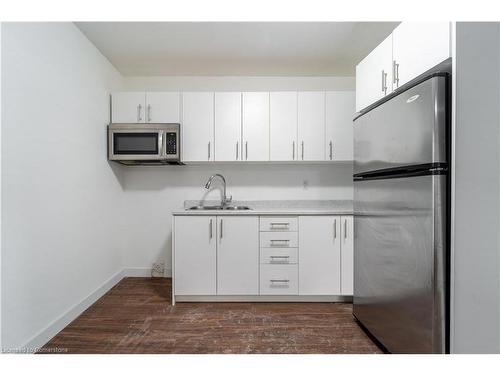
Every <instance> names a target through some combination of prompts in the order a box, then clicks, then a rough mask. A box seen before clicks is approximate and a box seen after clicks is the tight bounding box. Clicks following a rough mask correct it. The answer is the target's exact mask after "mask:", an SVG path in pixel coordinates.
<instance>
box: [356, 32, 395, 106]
mask: <svg viewBox="0 0 500 375" xmlns="http://www.w3.org/2000/svg"><path fill="white" fill-rule="evenodd" d="M390 92H392V34H391V35H389V36H388V37H387V38H386V39H385V40H384V41H383V42H382V43H380V44H379V45H378V46H377V48H375V49H374V50H373V51H372V52H371V53H370V54H369V55H368V56H367V57H365V58H364V59H363V61H361V62H360V63H359V64H358V65H357V66H356V110H357V111H360V110H362V109H363V108H366V107H367V106H369V105H370V104H372V103H374V102H376V101H377V100H379V99H381V98H383V97H384V96H385V95H387V94H389V93H390Z"/></svg>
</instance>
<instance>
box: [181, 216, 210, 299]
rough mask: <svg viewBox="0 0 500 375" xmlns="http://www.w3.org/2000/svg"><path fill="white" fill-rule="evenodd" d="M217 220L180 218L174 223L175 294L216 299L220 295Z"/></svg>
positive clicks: (202, 217) (203, 217) (192, 217)
mask: <svg viewBox="0 0 500 375" xmlns="http://www.w3.org/2000/svg"><path fill="white" fill-rule="evenodd" d="M216 220H217V218H216V217H215V216H176V217H175V223H174V231H175V233H174V236H175V237H174V262H173V263H174V292H175V294H176V295H215V294H216V292H217V283H216V280H217V275H216V270H217V252H216V251H217V248H216V246H217V239H216V237H217V233H216V231H217V226H216Z"/></svg>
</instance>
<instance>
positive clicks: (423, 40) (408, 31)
mask: <svg viewBox="0 0 500 375" xmlns="http://www.w3.org/2000/svg"><path fill="white" fill-rule="evenodd" d="M450 28H451V25H450V23H449V22H402V23H401V24H400V25H399V26H398V27H396V29H394V31H393V32H392V34H391V35H389V36H388V37H387V39H385V40H384V41H383V42H382V43H380V44H379V45H378V46H377V48H375V49H374V50H373V51H372V52H371V53H370V54H369V55H368V56H367V57H366V58H365V59H363V61H361V62H360V63H359V64H358V66H356V110H357V111H360V110H362V109H364V108H366V107H368V106H369V105H370V104H373V103H374V102H376V101H377V100H379V99H381V98H383V97H384V96H385V95H387V94H388V93H390V92H392V91H395V90H397V89H398V87H401V86H402V85H404V84H405V83H408V82H409V81H411V80H412V79H414V78H416V77H418V76H419V75H421V74H423V73H425V72H427V71H428V70H430V69H432V68H434V67H435V66H436V65H439V64H440V63H442V62H443V61H445V60H446V59H448V58H449V57H450V56H451V32H450Z"/></svg>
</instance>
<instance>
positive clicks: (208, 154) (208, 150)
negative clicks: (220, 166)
mask: <svg viewBox="0 0 500 375" xmlns="http://www.w3.org/2000/svg"><path fill="white" fill-rule="evenodd" d="M208 160H210V141H209V142H208Z"/></svg>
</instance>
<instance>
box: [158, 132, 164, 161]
mask: <svg viewBox="0 0 500 375" xmlns="http://www.w3.org/2000/svg"><path fill="white" fill-rule="evenodd" d="M158 151H159V155H160V156H161V157H164V156H165V155H164V154H163V153H164V148H163V132H162V131H161V132H158Z"/></svg>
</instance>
